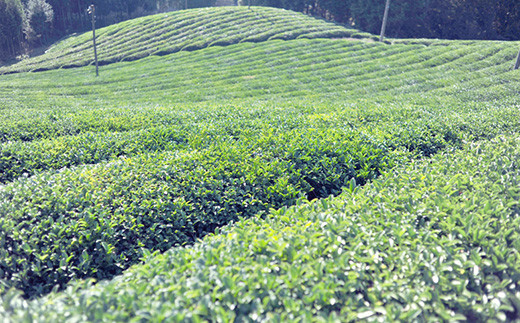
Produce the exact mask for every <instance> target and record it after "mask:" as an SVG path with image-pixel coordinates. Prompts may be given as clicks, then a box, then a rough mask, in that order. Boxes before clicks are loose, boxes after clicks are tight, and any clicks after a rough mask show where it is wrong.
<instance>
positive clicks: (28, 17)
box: [24, 0, 54, 44]
mask: <svg viewBox="0 0 520 323" xmlns="http://www.w3.org/2000/svg"><path fill="white" fill-rule="evenodd" d="M53 21H54V10H53V9H52V6H51V5H50V4H48V3H47V2H45V0H28V2H27V5H26V7H25V23H24V32H25V35H26V37H27V40H29V41H30V42H38V43H40V44H41V43H44V42H45V41H46V40H47V37H48V36H49V35H50V34H51V31H52V23H53Z"/></svg>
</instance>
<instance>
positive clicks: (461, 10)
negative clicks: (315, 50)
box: [0, 0, 520, 61]
mask: <svg viewBox="0 0 520 323" xmlns="http://www.w3.org/2000/svg"><path fill="white" fill-rule="evenodd" d="M215 2H216V0H0V61H2V60H7V59H9V58H13V57H14V56H16V55H19V54H20V53H23V52H27V51H28V50H29V49H31V48H34V47H38V46H41V45H44V44H47V43H50V42H52V41H54V40H56V39H59V38H60V37H63V36H65V35H67V34H70V33H73V32H79V31H86V30H88V29H89V28H91V20H90V18H91V17H90V16H89V14H88V12H87V8H88V6H89V5H90V4H94V5H95V6H96V25H97V26H99V27H101V26H106V25H110V24H113V23H117V22H120V21H124V20H127V19H131V18H135V17H139V16H144V15H147V14H152V13H157V12H165V11H172V10H179V9H185V8H186V7H188V8H196V7H206V6H213V5H215ZM385 2H386V1H385V0H240V1H238V3H239V4H242V5H255V6H256V5H258V6H271V7H278V8H284V9H290V10H294V11H299V12H304V13H307V14H309V15H313V16H318V17H322V18H325V19H328V20H332V21H336V22H338V23H341V24H345V25H348V26H349V27H353V28H356V29H359V30H362V31H366V32H371V33H374V34H377V33H378V32H379V29H380V27H381V20H382V13H383V11H384V6H385ZM387 34H388V36H390V37H397V38H399V37H400V38H442V39H495V40H518V39H520V2H519V1H516V0H401V1H392V2H391V6H390V15H389V21H388V29H387Z"/></svg>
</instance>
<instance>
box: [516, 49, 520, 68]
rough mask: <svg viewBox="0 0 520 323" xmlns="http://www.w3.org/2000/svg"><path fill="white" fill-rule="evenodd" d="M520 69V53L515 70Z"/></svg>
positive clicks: (519, 53)
mask: <svg viewBox="0 0 520 323" xmlns="http://www.w3.org/2000/svg"><path fill="white" fill-rule="evenodd" d="M518 68H520V51H519V52H518V55H517V56H516V63H515V70H517V69H518Z"/></svg>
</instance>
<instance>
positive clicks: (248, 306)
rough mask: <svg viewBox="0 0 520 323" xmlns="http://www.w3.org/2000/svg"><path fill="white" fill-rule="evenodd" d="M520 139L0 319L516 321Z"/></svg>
mask: <svg viewBox="0 0 520 323" xmlns="http://www.w3.org/2000/svg"><path fill="white" fill-rule="evenodd" d="M519 144H520V142H519V139H518V134H516V135H514V136H513V137H500V138H496V139H493V140H492V141H486V142H476V143H470V144H467V145H466V146H465V147H464V148H463V149H462V150H459V151H449V152H446V153H440V154H437V155H435V156H433V157H432V158H431V159H429V160H424V161H419V162H413V163H411V164H409V165H408V166H400V167H398V168H397V169H394V170H392V171H390V172H386V173H385V174H383V176H381V177H379V178H378V179H375V180H374V181H372V182H371V183H369V184H367V185H366V186H364V187H357V186H356V185H355V184H354V182H353V181H351V182H350V183H346V185H347V187H346V190H345V191H344V193H343V194H342V195H340V196H339V197H337V198H329V199H322V200H318V201H315V202H312V203H308V202H302V201H300V202H299V203H298V205H297V206H295V207H291V208H285V207H284V208H281V209H280V210H278V211H274V210H271V212H269V213H264V215H263V216H256V217H252V218H249V219H240V220H238V221H237V222H236V223H235V224H234V225H233V226H227V227H224V228H222V229H219V230H217V233H216V234H214V235H211V236H209V237H206V238H205V239H204V240H202V241H199V242H197V243H195V244H194V245H193V246H192V247H187V248H173V249H170V250H169V251H167V252H165V253H164V254H156V253H155V254H153V255H151V254H148V253H147V254H146V256H145V257H144V259H145V263H144V264H140V265H136V266H134V267H132V268H131V269H129V270H128V271H127V272H125V273H124V274H123V275H122V276H120V277H117V278H115V279H113V280H111V281H104V282H99V283H98V284H96V285H95V286H93V285H92V283H93V280H87V281H78V282H74V283H72V284H71V285H70V286H69V287H68V288H67V290H66V291H64V292H61V293H51V294H50V295H48V296H45V297H43V298H41V299H38V300H34V301H25V300H23V299H22V298H20V296H19V294H17V293H16V292H14V291H11V292H9V293H8V294H7V295H5V296H4V298H3V303H2V305H1V307H0V308H1V310H0V316H1V317H4V318H8V319H11V320H16V321H19V322H25V321H27V322H29V321H53V320H57V319H58V320H59V319H67V320H81V321H87V320H88V321H127V320H130V319H132V320H152V321H156V320H175V321H181V320H190V321H205V320H223V321H227V320H253V321H259V320H269V321H279V322H282V321H283V322H286V321H301V320H304V321H307V320H309V321H310V320H313V321H314V320H316V321H331V320H346V321H351V320H352V321H354V320H366V321H379V320H385V321H386V320H389V321H410V320H432V321H456V320H470V321H489V320H498V321H509V320H514V319H518V312H519V310H520V290H519V288H520V287H519V285H518V284H517V282H518V280H519V279H520V266H519V265H518V264H519V263H520V259H519V257H520V255H519V253H518V250H519V248H520V245H519V241H520V237H519V232H518V230H517V228H518V226H519V225H520V223H519V221H520V219H519V214H520V208H519V206H520V190H519V185H518V184H519V178H520V169H519V167H518V160H520V145H519ZM219 164H220V162H219ZM252 167H253V168H255V167H260V165H254V166H252ZM194 169H196V167H194ZM258 170H259V168H258ZM235 171H236V170H235ZM254 173H256V174H258V171H256V172H254ZM250 174H251V173H250ZM280 184H281V183H280ZM283 186H284V187H290V186H287V184H285V183H284V184H283ZM223 192H226V191H225V190H224V191H223ZM225 196H226V194H225V193H224V194H223V195H222V197H225ZM156 201H157V200H156ZM177 203H178V204H183V203H185V201H184V200H182V201H177ZM185 207H189V206H187V205H185ZM160 229H163V228H161V227H160V225H157V226H156V227H155V230H156V232H157V230H159V231H160ZM114 232H115V233H116V232H118V231H114ZM155 237H156V236H155ZM99 248H103V247H99ZM106 248H107V249H110V248H111V246H107V247H106Z"/></svg>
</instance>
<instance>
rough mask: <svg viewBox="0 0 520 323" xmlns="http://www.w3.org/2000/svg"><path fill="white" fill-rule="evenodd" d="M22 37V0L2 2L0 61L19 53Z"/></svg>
mask: <svg viewBox="0 0 520 323" xmlns="http://www.w3.org/2000/svg"><path fill="white" fill-rule="evenodd" d="M22 35H23V9H22V3H21V2H20V0H0V59H6V58H8V57H10V56H14V55H16V54H17V53H18V51H19V50H20V45H21V42H22Z"/></svg>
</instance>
